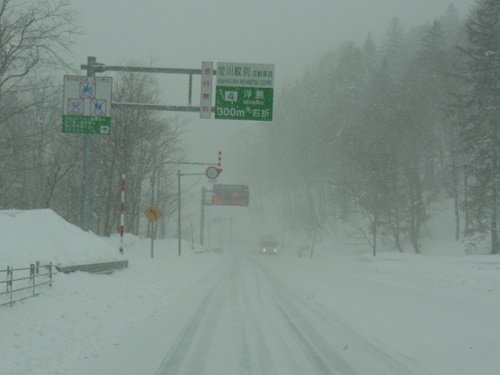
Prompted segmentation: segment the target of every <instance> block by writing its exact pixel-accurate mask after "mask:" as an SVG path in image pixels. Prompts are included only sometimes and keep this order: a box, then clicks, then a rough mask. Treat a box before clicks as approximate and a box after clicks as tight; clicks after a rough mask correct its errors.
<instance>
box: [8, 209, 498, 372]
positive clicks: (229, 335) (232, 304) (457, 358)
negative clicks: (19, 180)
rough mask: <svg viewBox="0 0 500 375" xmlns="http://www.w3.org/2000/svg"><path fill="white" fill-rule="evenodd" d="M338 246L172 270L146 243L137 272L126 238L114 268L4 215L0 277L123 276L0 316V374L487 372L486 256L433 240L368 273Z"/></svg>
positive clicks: (63, 285) (494, 340)
mask: <svg viewBox="0 0 500 375" xmlns="http://www.w3.org/2000/svg"><path fill="white" fill-rule="evenodd" d="M346 233H347V232H346ZM348 237H349V239H346V238H342V239H337V240H332V241H326V240H324V241H323V242H322V243H321V245H320V246H318V249H317V250H316V252H315V255H314V257H313V258H312V259H310V258H309V257H307V256H304V257H298V256H297V251H296V249H297V247H295V246H291V245H289V246H286V247H285V249H281V250H282V251H281V253H280V254H279V255H278V256H258V255H257V254H256V253H257V251H256V249H254V248H253V246H252V245H248V246H246V247H241V246H240V247H236V246H230V245H229V244H226V246H225V247H224V253H223V254H213V253H207V252H199V253H198V252H194V251H192V249H191V247H190V246H191V244H189V243H183V252H182V256H180V257H179V256H178V255H177V241H176V240H173V241H156V242H155V257H154V258H151V257H150V242H149V240H141V239H139V238H137V237H134V236H130V235H126V237H125V239H126V241H125V254H124V256H123V257H122V256H120V255H119V254H118V247H119V239H118V238H117V237H113V238H98V237H97V236H95V235H93V234H90V233H84V232H82V231H81V230H80V229H78V228H77V227H75V226H73V225H71V224H69V223H67V222H65V221H64V220H63V219H61V218H60V217H58V216H57V215H55V214H54V213H53V212H52V211H50V210H35V211H25V212H23V211H2V212H0V238H2V241H1V243H0V269H4V268H5V267H6V266H15V267H21V266H25V265H27V264H29V263H33V262H34V261H35V260H40V261H42V262H48V261H52V262H54V263H60V264H64V265H66V264H78V263H87V262H93V261H99V260H100V261H102V260H116V259H128V260H129V267H128V268H127V269H125V270H122V271H118V272H115V273H113V274H111V275H95V274H87V273H83V272H75V273H72V274H62V273H59V274H57V275H55V277H54V284H53V286H52V288H50V287H48V286H47V287H43V288H40V290H39V292H40V296H38V297H36V298H30V299H27V300H24V301H22V302H19V303H16V304H14V306H13V307H9V306H3V307H0V332H1V339H0V353H1V355H0V356H1V361H0V374H2V375H3V374H5V375H10V374H13V375H14V374H15V375H18V374H19V375H25V374H26V375H33V374H36V375H46V374H120V375H123V374H138V373H141V374H155V373H157V370H158V369H159V367H160V365H162V366H163V368H164V369H177V368H178V369H179V372H178V373H182V374H189V373H190V371H192V370H197V371H201V372H200V373H207V374H212V373H213V374H215V373H217V374H222V373H227V374H267V373H269V374H271V373H272V374H273V375H274V374H290V373H292V374H293V373H301V372H300V371H302V373H308V374H309V373H310V374H314V373H325V371H327V370H326V369H329V368H332V367H335V366H337V365H338V366H343V367H340V368H343V369H344V371H345V372H344V373H345V374H354V373H358V374H370V375H373V374H380V375H385V374H402V373H411V374H423V375H425V374H435V375H445V374H450V375H452V374H453V375H456V374H464V375H469V374H496V373H498V369H499V368H500V356H499V355H498V353H499V352H500V320H499V319H498V312H499V311H500V257H498V256H488V255H474V256H466V255H463V246H462V245H461V244H456V243H455V242H454V241H448V242H446V241H444V240H443V238H444V237H445V236H444V235H442V236H438V235H435V236H434V238H431V236H429V237H428V238H427V239H426V241H425V255H414V254H399V253H395V252H388V251H385V252H381V253H379V254H378V255H377V257H375V258H373V257H372V256H371V255H370V254H371V253H370V249H369V248H368V247H367V246H366V245H363V246H359V245H354V244H353V242H352V241H351V240H350V239H351V238H352V234H351V233H349V236H348ZM433 243H436V244H438V245H437V246H439V248H433V247H432V244H433ZM442 248H445V249H446V251H440V249H442ZM333 249H335V250H336V251H333ZM453 249H455V252H453ZM434 254H438V255H434ZM444 254H446V255H444ZM0 275H2V274H0ZM224 280H227V283H225V282H224ZM217 285H219V286H217ZM275 305H276V306H278V308H275ZM261 315H265V316H261ZM240 320H241V321H240ZM233 327H234V328H235V330H236V332H233V329H232V328H233ZM273 332H274V336H273V337H271V336H269V335H270V334H271V333H273ZM191 342H192V344H191ZM266 343H267V345H266ZM260 345H262V346H261V347H259V346H260ZM322 348H323V349H322ZM326 348H327V349H328V350H327V349H326ZM322 350H325V352H323V351H322ZM167 353H170V354H169V355H168V356H167ZM184 353H185V356H184ZM184 357H186V358H188V360H184ZM332 357H333V358H332ZM368 357H370V358H368ZM182 361H184V362H186V363H184V362H182ZM308 361H309V362H310V363H309V362H308ZM373 361H375V362H373ZM256 362H258V363H256ZM306 362H307V363H306ZM266 368H267V369H269V371H266ZM224 370H226V371H224ZM321 371H323V372H321ZM158 373H160V372H158ZM172 373H173V374H175V373H177V372H172ZM326 373H328V372H326ZM339 373H342V372H339Z"/></svg>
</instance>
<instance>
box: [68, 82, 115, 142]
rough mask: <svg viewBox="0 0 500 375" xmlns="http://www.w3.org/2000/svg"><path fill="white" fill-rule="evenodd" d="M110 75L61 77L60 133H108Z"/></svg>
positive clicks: (109, 129) (109, 121)
mask: <svg viewBox="0 0 500 375" xmlns="http://www.w3.org/2000/svg"><path fill="white" fill-rule="evenodd" d="M112 83H113V82H112V78H111V77H95V78H94V77H87V76H64V93H63V119H62V120H63V121H62V131H63V133H80V134H110V132H111V86H112Z"/></svg>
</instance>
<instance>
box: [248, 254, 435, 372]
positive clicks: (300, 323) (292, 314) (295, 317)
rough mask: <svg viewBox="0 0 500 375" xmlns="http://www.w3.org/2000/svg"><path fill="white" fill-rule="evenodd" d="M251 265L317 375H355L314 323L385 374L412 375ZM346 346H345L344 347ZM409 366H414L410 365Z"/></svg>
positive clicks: (326, 312) (264, 269)
mask: <svg viewBox="0 0 500 375" xmlns="http://www.w3.org/2000/svg"><path fill="white" fill-rule="evenodd" d="M254 262H255V264H256V265H257V266H258V267H259V268H260V270H261V272H262V274H263V276H264V277H266V278H268V280H269V284H270V285H274V286H275V293H274V295H275V302H276V305H277V308H278V310H279V311H280V312H281V314H282V315H283V318H284V321H285V322H286V323H287V326H288V328H289V330H290V332H292V334H293V335H294V336H295V337H296V339H297V340H298V342H299V343H300V345H301V346H302V347H303V350H304V352H305V354H306V355H307V356H308V358H309V359H310V360H311V363H312V364H313V366H314V367H315V368H316V369H317V371H319V373H320V374H323V373H325V374H334V373H335V372H333V371H332V372H328V368H330V369H335V370H337V371H338V373H339V374H357V373H358V372H357V371H356V370H355V369H354V368H353V367H352V366H350V365H349V363H348V362H347V361H346V359H345V358H344V356H343V355H342V354H341V353H342V352H341V351H339V350H335V349H334V348H333V347H332V345H331V344H330V343H329V342H328V340H327V339H326V338H325V337H324V335H325V332H323V331H322V330H320V329H318V328H317V327H318V326H317V324H315V323H314V322H316V321H321V322H322V325H326V326H328V327H329V329H330V331H331V332H333V334H335V335H337V336H338V337H344V338H346V340H348V341H347V342H350V343H351V344H352V346H356V347H357V349H361V350H362V351H363V352H364V353H365V354H367V355H368V356H369V357H371V358H373V359H376V360H377V362H376V365H377V366H382V367H384V368H385V371H388V372H387V374H391V373H392V374H397V375H403V374H407V375H411V374H416V372H415V371H414V370H412V369H410V368H408V367H407V366H405V365H404V364H403V363H402V362H401V361H400V360H398V359H396V358H395V357H393V356H391V355H390V354H388V353H387V352H386V351H384V350H382V349H380V347H379V346H377V345H375V344H374V343H373V342H372V341H370V340H368V339H367V338H366V337H363V336H362V335H360V334H359V333H358V332H357V331H355V330H354V329H353V328H352V327H350V326H349V325H347V324H345V323H343V322H341V321H340V320H339V319H338V317H336V316H335V315H334V314H333V313H332V312H331V311H329V310H327V309H326V308H324V307H323V306H322V305H321V304H320V303H318V302H312V301H310V300H306V299H304V298H301V297H300V296H298V295H297V294H295V293H293V291H290V290H288V289H287V288H286V287H284V286H283V285H282V284H281V283H280V281H278V279H277V277H276V276H275V275H274V274H272V273H271V272H269V270H268V269H267V267H265V266H263V265H262V264H261V263H260V262H258V261H256V260H254ZM319 332H321V334H320V333H319ZM337 341H338V340H337ZM348 346H349V345H346V346H345V348H347V347H348ZM318 353H322V354H323V356H321V355H318ZM332 359H333V360H332ZM406 359H408V358H406ZM413 365H414V366H416V364H414V363H413ZM417 367H418V366H417ZM421 370H422V369H421ZM325 371H326V372H325ZM429 373H430V372H429Z"/></svg>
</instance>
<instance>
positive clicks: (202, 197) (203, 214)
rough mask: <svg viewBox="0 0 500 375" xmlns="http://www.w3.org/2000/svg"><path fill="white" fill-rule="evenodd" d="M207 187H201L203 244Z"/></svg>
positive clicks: (201, 232) (201, 237) (201, 231)
mask: <svg viewBox="0 0 500 375" xmlns="http://www.w3.org/2000/svg"><path fill="white" fill-rule="evenodd" d="M205 192H206V189H205V187H202V188H201V217H200V245H202V246H203V241H204V233H203V232H204V230H205Z"/></svg>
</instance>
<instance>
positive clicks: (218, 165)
mask: <svg viewBox="0 0 500 375" xmlns="http://www.w3.org/2000/svg"><path fill="white" fill-rule="evenodd" d="M217 169H218V170H220V171H221V170H222V151H219V157H218V159H217Z"/></svg>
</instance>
